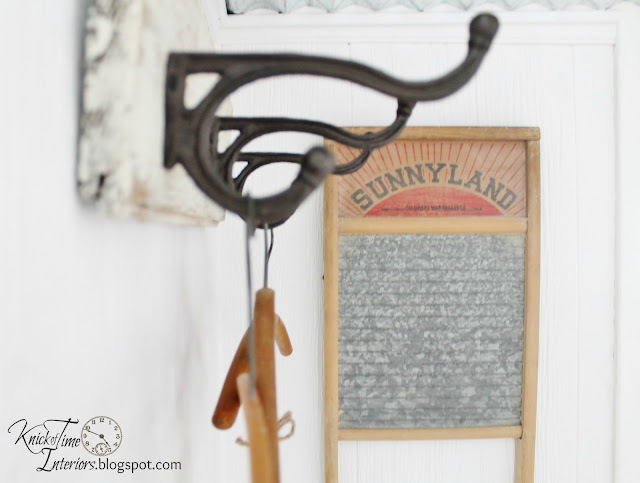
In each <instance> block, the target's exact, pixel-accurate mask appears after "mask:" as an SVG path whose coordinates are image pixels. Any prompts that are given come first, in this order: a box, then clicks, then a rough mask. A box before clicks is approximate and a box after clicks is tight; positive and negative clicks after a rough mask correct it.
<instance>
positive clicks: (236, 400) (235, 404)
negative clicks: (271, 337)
mask: <svg viewBox="0 0 640 483" xmlns="http://www.w3.org/2000/svg"><path fill="white" fill-rule="evenodd" d="M248 346H249V331H248V330H247V332H245V334H244V337H242V340H241V341H240V345H238V349H237V350H236V354H235V356H233V361H231V366H230V367H229V371H228V372H227V377H226V378H225V380H224V384H223V385H222V390H221V391H220V397H219V398H218V405H217V406H216V410H215V411H214V412H213V418H212V421H213V425H214V426H215V427H216V428H218V429H229V428H230V427H231V426H233V423H234V422H235V421H236V417H237V415H238V409H240V397H239V395H238V387H237V384H236V380H237V378H238V376H239V375H241V374H242V373H245V372H249V357H248Z"/></svg>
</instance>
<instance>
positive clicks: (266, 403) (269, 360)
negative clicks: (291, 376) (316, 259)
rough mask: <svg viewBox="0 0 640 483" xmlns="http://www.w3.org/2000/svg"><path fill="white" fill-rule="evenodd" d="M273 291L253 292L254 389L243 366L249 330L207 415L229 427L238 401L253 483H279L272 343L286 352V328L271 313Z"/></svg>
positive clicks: (216, 423) (246, 366)
mask: <svg viewBox="0 0 640 483" xmlns="http://www.w3.org/2000/svg"><path fill="white" fill-rule="evenodd" d="M274 295H275V294H274V292H273V290H271V289H269V288H263V289H260V290H258V292H257V293H256V300H255V310H254V336H255V362H256V365H255V391H253V393H252V391H251V381H250V377H249V375H248V374H247V373H248V372H249V370H250V367H249V347H248V346H249V331H248V330H247V332H246V333H245V335H244V336H243V338H242V340H241V341H240V344H239V345H238V349H237V350H236V354H235V356H234V358H233V361H232V362H231V366H230V367H229V372H228V373H227V377H226V379H225V381H224V384H223V386H222V390H221V392H220V398H219V400H218V404H217V406H216V409H215V411H214V414H213V418H212V420H213V424H214V426H216V427H217V428H219V429H228V428H230V427H231V426H232V425H233V423H234V422H235V419H236V417H237V414H238V409H239V407H240V404H241V403H242V404H243V405H244V408H245V417H246V420H247V427H248V429H249V446H250V449H251V468H252V475H253V476H252V479H253V481H254V482H256V483H257V482H273V483H277V482H278V481H279V464H278V416H277V404H276V374H275V351H274V347H273V346H274V342H275V343H276V344H277V345H278V349H279V350H280V353H281V354H283V355H285V356H288V355H290V354H291V353H292V351H293V348H292V346H291V340H290V339H289V334H288V333H287V329H286V327H285V326H284V323H283V322H282V319H280V317H278V316H277V315H276V313H275V310H274Z"/></svg>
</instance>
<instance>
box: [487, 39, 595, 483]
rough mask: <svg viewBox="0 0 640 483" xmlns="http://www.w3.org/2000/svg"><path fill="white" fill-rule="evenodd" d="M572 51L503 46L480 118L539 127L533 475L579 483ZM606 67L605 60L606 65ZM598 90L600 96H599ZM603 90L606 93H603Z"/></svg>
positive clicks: (497, 52)
mask: <svg viewBox="0 0 640 483" xmlns="http://www.w3.org/2000/svg"><path fill="white" fill-rule="evenodd" d="M572 65H573V56H572V50H571V48H570V47H567V46H544V47H543V46H508V47H503V46H498V48H497V49H496V50H495V52H494V55H493V56H492V57H491V58H490V59H489V64H488V65H487V72H489V74H488V75H487V76H485V77H483V78H481V79H479V81H478V104H479V108H478V112H479V116H480V120H481V121H480V122H481V123H482V124H485V123H487V124H507V125H513V124H515V125H519V124H522V123H524V124H526V125H537V126H540V129H541V141H540V145H541V158H540V161H541V168H540V169H541V186H542V200H541V201H542V205H541V223H542V225H541V282H540V285H541V287H540V301H541V302H540V354H539V379H538V423H537V441H536V465H535V468H536V470H535V471H536V478H537V479H539V480H540V481H563V482H576V481H577V467H576V464H575V463H568V462H574V461H576V458H577V439H578V434H577V428H578V427H577V411H576V407H577V405H578V404H579V400H578V382H577V381H578V271H577V270H578V258H577V251H576V247H577V246H578V233H577V216H578V205H577V188H576V181H577V180H576V169H577V163H578V157H577V153H576V132H575V131H576V128H575V112H574V105H573V99H574V96H573V89H574V85H575V84H574V82H575V76H574V73H573V67H572ZM606 67H607V66H602V68H603V69H606ZM595 95H597V94H595ZM602 95H606V94H602Z"/></svg>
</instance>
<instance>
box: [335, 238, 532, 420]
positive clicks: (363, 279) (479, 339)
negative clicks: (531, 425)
mask: <svg viewBox="0 0 640 483" xmlns="http://www.w3.org/2000/svg"><path fill="white" fill-rule="evenodd" d="M339 253H340V256H339V300H340V303H339V319H340V320H339V402H340V427H341V428H432V427H466V426H498V425H512V424H519V423H520V413H521V392H522V351H523V324H524V255H525V240H524V235H512V234H508V235H502V234H501V235H484V234H468V235H461V234H452V235H445V234H420V235H413V234H405V235H400V234H393V235H387V234H375V235H354V234H341V235H340V237H339Z"/></svg>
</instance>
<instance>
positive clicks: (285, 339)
mask: <svg viewBox="0 0 640 483" xmlns="http://www.w3.org/2000/svg"><path fill="white" fill-rule="evenodd" d="M274 337H275V339H276V344H277V345H278V350H279V351H280V354H282V355H283V356H289V355H291V353H292V352H293V346H292V345H291V339H289V334H288V332H287V328H286V327H285V326H284V322H282V319H281V318H280V317H279V316H278V314H276V328H275V332H274Z"/></svg>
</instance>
